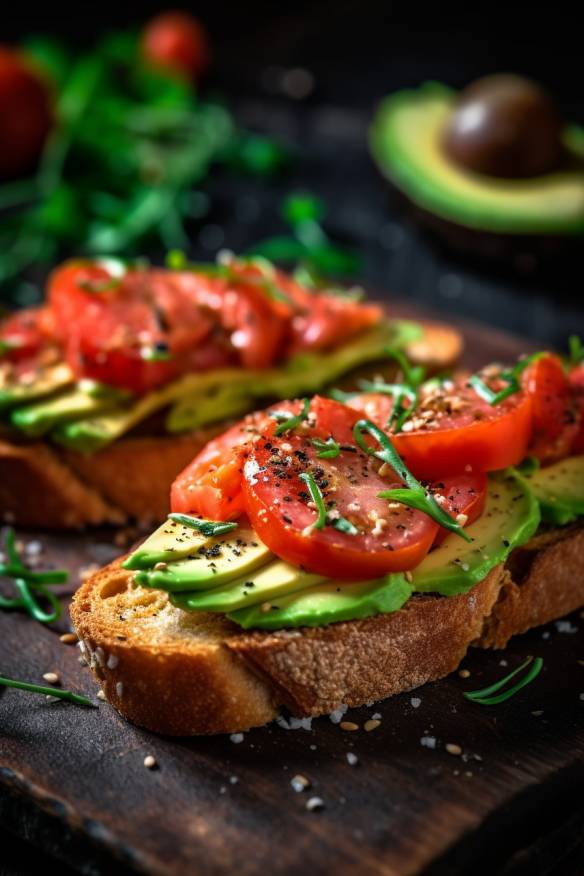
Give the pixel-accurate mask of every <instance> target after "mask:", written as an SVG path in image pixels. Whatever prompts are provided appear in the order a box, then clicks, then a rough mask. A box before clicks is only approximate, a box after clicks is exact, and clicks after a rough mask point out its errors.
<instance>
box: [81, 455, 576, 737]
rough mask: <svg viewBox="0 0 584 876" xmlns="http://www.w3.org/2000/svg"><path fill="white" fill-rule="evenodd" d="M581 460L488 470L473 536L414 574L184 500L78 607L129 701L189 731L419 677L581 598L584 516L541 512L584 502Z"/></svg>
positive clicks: (85, 637)
mask: <svg viewBox="0 0 584 876" xmlns="http://www.w3.org/2000/svg"><path fill="white" fill-rule="evenodd" d="M583 474H584V457H573V458H571V459H569V460H565V461H563V462H559V463H555V464H553V465H551V466H549V467H548V468H546V469H542V470H540V471H538V472H535V473H532V474H531V475H530V476H529V478H526V477H524V476H521V475H518V474H517V473H516V472H514V471H513V470H509V471H506V472H502V473H499V474H495V475H490V476H489V488H488V495H487V499H486V505H485V509H484V512H483V514H482V515H481V517H479V518H478V520H476V521H475V522H474V523H472V524H470V525H469V527H468V530H467V532H468V535H469V537H470V538H471V541H470V542H466V541H463V540H462V539H459V538H458V537H457V536H456V535H455V534H450V535H448V536H446V538H445V539H444V540H443V541H442V542H441V544H440V545H439V546H438V547H436V548H435V549H434V550H433V551H431V552H430V553H429V554H427V556H426V558H425V559H424V560H423V561H422V562H421V563H420V565H419V566H417V567H416V568H415V569H414V570H413V571H412V572H411V573H393V574H390V575H387V576H386V577H385V578H383V579H378V580H374V581H365V582H356V583H354V584H352V583H347V582H342V584H341V583H340V582H335V581H331V580H326V579H323V578H322V576H315V575H313V574H309V573H307V572H306V571H304V570H303V569H301V568H296V569H295V568H294V567H291V566H289V565H288V564H286V563H284V562H282V561H280V560H278V559H277V558H274V557H273V556H271V555H270V554H269V552H268V553H267V554H266V553H262V551H261V547H262V546H261V544H258V541H257V538H254V536H253V534H251V535H250V534H249V533H246V531H244V530H243V529H242V530H241V532H239V534H238V532H237V530H234V531H229V530H227V531H226V530H225V526H227V527H229V526H232V524H221V526H222V527H223V529H222V530H221V531H213V532H211V531H207V530H206V529H204V528H203V529H202V530H200V531H199V530H194V529H192V528H191V527H189V526H186V525H185V524H184V523H182V522H181V519H180V515H179V517H178V518H177V519H174V520H173V519H169V520H168V521H167V522H166V523H164V524H163V525H162V526H161V527H160V529H159V530H157V532H156V533H155V534H154V535H153V536H150V538H149V539H147V540H146V541H145V542H144V543H143V544H142V545H141V546H140V548H139V549H138V550H137V551H136V552H134V553H133V554H131V555H130V556H129V557H128V558H125V559H124V560H122V561H117V562H115V563H112V564H111V565H110V566H108V567H106V568H105V569H104V570H102V571H100V572H98V573H97V574H96V575H94V576H93V577H92V578H90V579H89V580H87V581H86V582H85V583H84V584H83V585H82V587H81V588H80V590H79V591H78V593H77V594H76V596H75V598H74V601H73V605H72V609H71V615H72V618H73V622H74V625H75V628H76V630H77V632H78V634H79V636H80V639H81V648H82V652H83V653H84V655H85V656H86V658H87V660H88V662H89V664H90V666H91V669H92V670H93V672H94V674H95V676H96V678H97V680H98V681H99V683H100V684H101V686H102V687H103V689H104V691H105V694H106V696H107V698H108V700H109V701H110V702H111V703H112V704H113V705H114V706H115V707H116V708H117V709H118V710H119V711H120V712H121V713H122V714H123V715H125V716H126V717H127V718H129V719H130V720H132V721H134V722H135V723H138V724H140V725H142V726H145V727H147V728H149V729H151V730H154V731H156V732H161V733H168V734H176V735H190V734H198V733H221V732H235V731H242V730H245V729H248V728H249V727H253V726H257V725H261V724H264V723H266V722H267V721H269V720H272V719H273V718H274V717H275V716H276V715H277V713H278V711H279V710H280V709H281V707H286V708H288V709H290V710H291V711H292V713H293V714H294V715H297V716H299V717H304V716H315V715H320V714H325V713H327V712H331V711H333V710H335V709H337V708H338V707H339V706H341V705H343V704H345V705H348V706H358V705H361V704H363V703H366V702H371V701H376V700H380V699H383V698H385V697H388V696H391V695H393V694H395V693H399V692H402V691H406V690H410V689H412V688H414V687H417V686H419V685H421V684H424V683H426V682H427V681H431V680H435V679H437V678H440V677H442V676H444V675H446V674H448V673H449V672H452V671H453V670H455V669H456V668H457V666H458V665H459V664H460V662H461V660H462V659H463V658H464V656H465V654H466V652H467V650H468V648H469V647H470V646H471V645H477V646H479V647H487V648H501V647H504V646H505V644H506V643H507V641H508V640H509V638H510V637H511V636H513V635H516V634H518V633H521V632H524V631H525V630H527V629H529V628H531V627H534V626H538V625H540V624H543V623H547V622H548V621H550V620H553V619H555V618H558V617H561V616H563V615H565V614H567V613H569V612H571V611H573V610H575V609H578V608H579V607H581V606H582V605H583V604H584V576H583V575H582V557H583V556H584V525H582V522H581V521H580V522H579V521H578V520H576V522H574V523H572V524H570V525H568V526H565V527H558V526H553V527H550V526H549V525H547V524H543V525H542V524H541V523H540V520H541V508H542V507H543V508H545V506H546V503H547V504H548V505H549V504H558V505H561V506H562V508H565V507H567V508H570V509H572V511H573V514H574V516H576V515H577V514H578V513H581V512H578V510H577V509H579V508H580V507H581V506H580V503H581V502H582V500H583V499H584V476H583ZM552 495H553V496H555V502H554V501H553V499H552V498H551V497H552ZM217 564H219V565H217ZM205 582H206V586H205ZM160 587H164V588H165V589H164V590H161V589H159V588H160Z"/></svg>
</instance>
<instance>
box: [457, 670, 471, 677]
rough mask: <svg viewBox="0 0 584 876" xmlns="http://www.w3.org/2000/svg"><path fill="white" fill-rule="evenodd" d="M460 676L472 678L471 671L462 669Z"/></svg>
mask: <svg viewBox="0 0 584 876" xmlns="http://www.w3.org/2000/svg"><path fill="white" fill-rule="evenodd" d="M458 674H459V675H460V677H461V678H470V671H469V670H468V669H461V670H460V671H459V673H458Z"/></svg>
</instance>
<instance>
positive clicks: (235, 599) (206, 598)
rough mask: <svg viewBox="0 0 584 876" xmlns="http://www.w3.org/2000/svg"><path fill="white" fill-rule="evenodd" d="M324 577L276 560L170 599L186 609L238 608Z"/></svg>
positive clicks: (303, 588) (317, 581)
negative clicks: (225, 582)
mask: <svg viewBox="0 0 584 876" xmlns="http://www.w3.org/2000/svg"><path fill="white" fill-rule="evenodd" d="M324 580H325V579H324V578H323V576H322V575H315V574H313V573H311V572H304V571H303V570H302V569H299V568H298V567H297V566H292V565H290V563H285V562H284V561H283V560H278V559H274V560H272V562H270V563H268V564H267V565H265V566H262V567H261V568H260V569H257V570H256V571H254V572H252V573H251V574H247V575H243V576H242V577H240V578H238V579H237V580H236V581H231V582H230V583H229V584H228V585H226V586H225V587H217V588H214V589H213V590H207V591H204V592H201V593H181V594H180V595H175V594H172V595H171V598H170V599H171V602H172V603H173V604H174V605H176V606H177V608H182V609H184V610H185V611H221V612H228V611H235V610H236V609H240V608H244V607H245V606H247V605H252V604H253V605H265V604H266V602H267V601H268V600H270V599H272V598H275V599H278V600H279V599H280V598H281V597H282V596H285V595H286V594H288V593H296V592H297V591H299V590H306V588H307V587H312V586H313V585H315V584H320V583H321V582H322V581H324Z"/></svg>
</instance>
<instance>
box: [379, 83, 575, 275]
mask: <svg viewBox="0 0 584 876" xmlns="http://www.w3.org/2000/svg"><path fill="white" fill-rule="evenodd" d="M454 98H455V93H454V92H453V91H451V90H450V89H448V88H446V86H443V85H440V84H439V83H435V82H428V83H425V84H424V85H422V86H421V87H420V88H419V89H417V90H404V91H399V92H396V93H394V94H392V95H391V96H390V97H388V98H386V99H385V100H384V101H383V102H382V103H381V105H380V107H379V109H378V111H377V113H376V116H375V119H374V121H373V124H372V127H371V131H370V147H371V151H372V154H373V157H374V159H375V161H376V163H377V165H378V167H379V169H380V171H381V173H382V174H383V175H384V177H386V178H387V179H388V180H389V181H390V182H391V184H392V185H393V186H395V187H396V188H397V189H398V190H399V191H400V192H401V194H402V196H403V197H405V198H406V199H407V200H408V202H409V203H411V204H412V205H413V206H414V208H415V210H416V214H417V215H418V216H419V217H420V218H422V219H423V220H427V222H426V224H431V225H433V227H434V230H437V231H439V232H442V233H443V235H442V236H443V237H444V238H445V239H446V241H447V242H448V243H449V244H454V245H455V247H456V248H460V249H464V250H465V251H466V250H468V249H469V248H471V247H472V246H474V247H476V250H477V251H478V254H480V255H482V256H486V257H490V258H494V259H497V258H498V257H499V256H500V254H501V250H503V251H505V254H509V255H512V256H517V255H518V252H519V253H521V254H522V253H523V251H522V249H520V250H519V251H518V249H517V246H516V244H517V243H519V241H520V240H521V238H522V237H523V243H524V244H527V243H531V242H533V239H534V238H540V237H541V238H545V241H544V245H543V247H541V248H540V247H539V246H538V247H536V250H539V254H541V255H546V254H549V253H552V254H553V251H554V250H557V248H558V246H557V245H556V244H557V243H558V242H559V241H560V240H561V239H562V238H564V237H567V236H570V235H573V236H575V237H576V238H578V237H580V238H581V236H582V235H583V234H584V208H583V207H584V129H582V128H578V127H576V126H573V125H571V126H567V127H566V128H565V132H564V139H565V149H566V153H567V155H568V156H570V161H569V162H568V161H567V162H566V165H565V166H564V167H563V168H560V170H558V171H557V172H556V173H553V174H546V175H545V176H542V177H538V178H536V179H533V180H522V181H518V180H511V181H508V180H507V181H503V180H498V179H495V178H491V177H487V176H482V175H480V174H473V173H470V172H468V171H465V170H464V169H461V168H458V167H456V165H454V164H453V163H451V162H449V161H448V159H447V158H446V157H445V155H444V154H443V153H442V150H441V148H440V137H441V133H442V129H443V124H444V121H445V120H446V119H447V118H448V117H449V111H450V107H451V106H452V105H453V103H454ZM406 123H407V124H408V125H409V126H410V128H409V129H408V130H410V129H411V130H413V131H414V136H413V137H411V138H410V141H409V142H408V140H407V136H406V135H402V132H403V131H404V127H403V126H404V125H405V124H406ZM400 125H401V126H402V127H400ZM416 125H417V126H418V128H416V127H415V126H416ZM420 126H421V127H420ZM416 134H417V135H416ZM416 149H417V150H418V151H417V152H416ZM422 150H424V151H422ZM539 190H541V192H542V195H541V207H540V209H535V203H537V197H538V195H537V193H538V191H539ZM505 204H507V209H505ZM548 205H549V206H548ZM418 211H420V212H418ZM431 217H434V221H432V219H431ZM461 230H464V231H465V232H467V233H466V234H464V235H461V234H460V233H459V232H460V231H461ZM516 235H517V236H518V239H517V240H511V238H513V237H514V236H516ZM461 237H462V240H461ZM507 237H509V240H508V241H506V240H505V238H507ZM457 244H461V245H460V246H459V247H457V246H456V245H457ZM508 244H509V245H508Z"/></svg>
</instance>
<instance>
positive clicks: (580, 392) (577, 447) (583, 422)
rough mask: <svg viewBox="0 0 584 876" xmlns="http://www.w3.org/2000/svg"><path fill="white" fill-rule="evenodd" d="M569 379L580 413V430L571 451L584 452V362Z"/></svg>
mask: <svg viewBox="0 0 584 876" xmlns="http://www.w3.org/2000/svg"><path fill="white" fill-rule="evenodd" d="M569 379H570V387H571V390H572V396H573V399H574V403H575V405H576V411H577V415H578V430H577V432H576V434H575V436H574V440H573V442H572V446H571V448H570V452H571V453H574V454H578V453H584V363H583V364H581V365H577V366H576V368H574V369H572V371H571V373H570V378H569Z"/></svg>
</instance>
